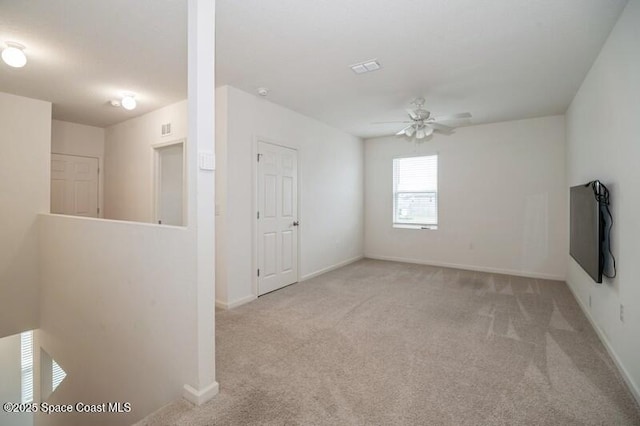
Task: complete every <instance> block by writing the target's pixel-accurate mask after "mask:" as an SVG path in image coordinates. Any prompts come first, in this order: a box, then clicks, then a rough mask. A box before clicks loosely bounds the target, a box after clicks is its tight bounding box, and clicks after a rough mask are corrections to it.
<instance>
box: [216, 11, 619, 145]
mask: <svg viewBox="0 0 640 426" xmlns="http://www.w3.org/2000/svg"><path fill="white" fill-rule="evenodd" d="M625 3H626V0H483V1H478V0H422V1H418V0H393V1H390V0H314V1H311V0H307V1H300V0H271V1H265V0H241V1H238V0H218V1H217V6H216V7H217V11H216V13H217V28H216V31H217V36H216V37H217V50H216V55H217V75H216V79H217V83H218V85H220V84H230V85H233V86H235V87H238V88H240V89H243V90H246V91H249V92H252V93H255V90H256V88H257V87H260V86H264V87H268V88H269V89H271V93H270V94H269V99H270V100H272V101H273V102H275V103H278V104H281V105H284V106H286V107H289V108H291V109H293V110H296V111H298V112H301V113H303V114H305V115H308V116H311V117H314V118H317V119H319V120H321V121H324V122H325V123H328V124H330V125H332V126H335V127H338V128H340V129H343V130H345V131H347V132H349V133H352V134H354V135H358V136H361V137H371V136H380V135H385V134H390V133H393V132H395V131H397V130H399V129H400V127H402V126H399V125H391V126H388V125H374V124H371V122H374V121H387V120H404V119H406V115H405V113H404V108H406V107H408V106H409V105H408V103H409V102H410V101H411V100H412V99H413V98H415V97H416V96H419V95H423V96H424V97H425V98H426V100H427V102H426V109H428V110H431V111H432V113H433V114H435V115H446V114H450V113H456V112H466V111H468V112H471V113H472V114H473V116H474V119H473V123H487V122H495V121H504V120H512V119H518V118H526V117H535V116H543V115H550V114H561V113H564V112H565V110H566V109H567V107H568V106H569V103H570V102H571V100H572V99H573V96H574V95H575V93H576V91H577V89H578V87H579V86H580V84H581V83H582V80H583V78H584V76H585V75H586V73H587V71H588V70H589V68H590V66H591V64H592V63H593V61H594V60H595V58H596V56H597V54H598V52H599V51H600V48H601V47H602V44H603V43H604V41H605V39H606V37H607V35H608V34H609V32H610V30H611V28H612V27H613V25H614V23H615V21H616V19H617V17H618V16H619V14H620V13H621V11H622V8H623V7H624V5H625ZM372 58H377V59H378V60H379V61H380V63H381V64H382V69H381V70H380V71H376V72H372V73H368V74H362V75H355V74H354V73H353V72H352V71H351V70H350V69H349V67H348V66H349V65H351V64H354V63H357V62H361V61H365V60H367V59H372Z"/></svg>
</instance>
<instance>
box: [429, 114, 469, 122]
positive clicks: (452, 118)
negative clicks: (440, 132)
mask: <svg viewBox="0 0 640 426" xmlns="http://www.w3.org/2000/svg"><path fill="white" fill-rule="evenodd" d="M465 118H471V113H469V112H461V113H458V114H452V115H446V116H444V117H436V118H434V119H433V121H438V122H440V121H455V120H464V119H465Z"/></svg>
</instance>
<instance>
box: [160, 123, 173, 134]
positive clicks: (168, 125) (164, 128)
mask: <svg viewBox="0 0 640 426" xmlns="http://www.w3.org/2000/svg"><path fill="white" fill-rule="evenodd" d="M170 134H171V123H166V124H163V125H162V136H169V135H170Z"/></svg>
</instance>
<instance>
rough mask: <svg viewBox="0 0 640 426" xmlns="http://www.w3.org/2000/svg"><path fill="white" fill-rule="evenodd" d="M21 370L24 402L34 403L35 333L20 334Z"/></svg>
mask: <svg viewBox="0 0 640 426" xmlns="http://www.w3.org/2000/svg"><path fill="white" fill-rule="evenodd" d="M20 370H21V375H22V377H21V379H22V402H23V403H27V402H32V401H33V331H25V332H24V333H22V334H20Z"/></svg>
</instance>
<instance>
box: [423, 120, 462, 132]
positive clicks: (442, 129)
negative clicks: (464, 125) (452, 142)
mask: <svg viewBox="0 0 640 426" xmlns="http://www.w3.org/2000/svg"><path fill="white" fill-rule="evenodd" d="M427 125H428V126H429V127H431V128H433V129H434V130H437V131H439V132H442V133H451V132H453V131H454V130H455V127H451V126H445V125H444V124H440V123H436V122H432V123H427Z"/></svg>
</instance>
